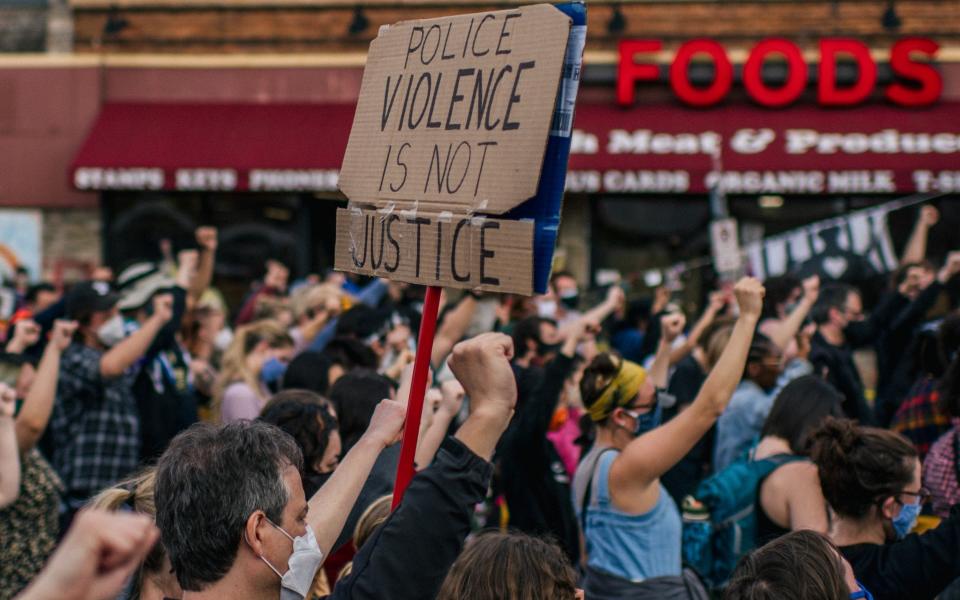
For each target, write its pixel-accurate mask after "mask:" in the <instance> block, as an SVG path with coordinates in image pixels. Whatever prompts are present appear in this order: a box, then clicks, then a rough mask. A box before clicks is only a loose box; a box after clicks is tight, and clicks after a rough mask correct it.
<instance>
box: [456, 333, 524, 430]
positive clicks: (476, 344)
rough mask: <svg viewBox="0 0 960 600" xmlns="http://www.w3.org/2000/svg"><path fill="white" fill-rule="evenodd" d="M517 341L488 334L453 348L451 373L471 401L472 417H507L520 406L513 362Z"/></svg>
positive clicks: (496, 334)
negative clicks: (514, 344) (477, 414)
mask: <svg viewBox="0 0 960 600" xmlns="http://www.w3.org/2000/svg"><path fill="white" fill-rule="evenodd" d="M512 358H513V340H511V339H510V337H509V336H506V335H503V334H502V333H485V334H483V335H478V336H477V337H475V338H472V339H469V340H466V341H464V342H460V343H459V344H457V345H456V346H454V347H453V354H452V355H451V356H450V363H449V364H450V370H451V371H453V374H454V375H455V376H456V378H457V380H458V381H459V382H460V383H461V384H462V385H463V389H464V391H465V392H466V394H467V396H468V397H469V398H470V414H471V415H472V414H475V413H489V414H490V415H492V416H504V415H508V414H510V413H511V412H512V411H513V408H514V407H515V406H516V404H517V383H516V380H515V379H514V377H513V369H512V368H511V367H510V360H511V359H512Z"/></svg>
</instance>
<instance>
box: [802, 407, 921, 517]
mask: <svg viewBox="0 0 960 600" xmlns="http://www.w3.org/2000/svg"><path fill="white" fill-rule="evenodd" d="M811 439H812V440H813V448H812V450H811V452H810V457H811V458H812V459H813V462H814V463H816V465H817V471H818V472H819V474H820V487H822V488H823V496H824V498H826V499H827V502H829V503H830V506H831V507H832V508H833V510H835V511H836V512H837V513H838V514H840V515H842V516H845V517H852V518H854V519H859V518H863V517H865V516H867V514H868V513H869V511H870V508H871V507H872V506H875V505H876V504H877V503H878V502H882V501H883V500H884V499H885V498H888V497H890V496H894V495H896V494H898V493H899V492H901V491H903V488H904V487H905V486H907V485H909V484H910V482H911V481H913V470H914V461H916V460H917V458H918V454H917V450H916V448H914V446H913V444H911V443H910V441H909V440H907V438H905V437H903V436H902V435H900V434H899V433H895V432H893V431H888V430H886V429H878V428H876V427H861V426H859V425H857V423H856V422H855V421H851V420H849V419H835V418H833V417H827V419H826V420H825V421H824V423H823V425H821V426H820V428H819V429H817V430H816V431H815V432H814V433H813V435H812V436H811Z"/></svg>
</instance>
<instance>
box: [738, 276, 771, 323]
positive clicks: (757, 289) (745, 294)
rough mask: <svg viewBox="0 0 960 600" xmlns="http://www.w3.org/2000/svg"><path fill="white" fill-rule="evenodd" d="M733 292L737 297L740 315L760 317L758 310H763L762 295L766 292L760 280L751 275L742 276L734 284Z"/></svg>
mask: <svg viewBox="0 0 960 600" xmlns="http://www.w3.org/2000/svg"><path fill="white" fill-rule="evenodd" d="M733 294H734V295H735V296H736V297H737V305H738V306H739V307H740V315H741V316H751V317H755V318H759V317H760V312H761V311H762V310H763V296H764V294H766V290H765V289H764V287H763V284H762V283H760V281H758V280H757V279H754V278H753V277H744V278H743V279H741V280H740V281H738V282H737V285H736V286H734V288H733Z"/></svg>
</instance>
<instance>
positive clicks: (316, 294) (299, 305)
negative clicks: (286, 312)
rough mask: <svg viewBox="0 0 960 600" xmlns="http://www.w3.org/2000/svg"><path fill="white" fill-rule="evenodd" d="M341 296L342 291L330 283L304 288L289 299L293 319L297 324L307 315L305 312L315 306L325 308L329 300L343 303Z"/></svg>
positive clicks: (342, 294)
mask: <svg viewBox="0 0 960 600" xmlns="http://www.w3.org/2000/svg"><path fill="white" fill-rule="evenodd" d="M343 296H344V292H343V290H342V289H341V288H340V287H338V286H337V285H334V284H332V283H318V284H317V285H308V286H304V287H302V288H300V289H299V290H297V291H296V292H294V294H293V296H291V298H290V305H291V306H292V307H293V318H294V319H295V320H296V321H298V322H299V321H300V319H302V318H304V317H305V316H306V315H307V311H309V310H310V309H312V308H314V307H317V306H326V305H327V304H328V303H329V302H330V300H333V301H335V302H336V303H337V304H340V303H341V302H342V301H343Z"/></svg>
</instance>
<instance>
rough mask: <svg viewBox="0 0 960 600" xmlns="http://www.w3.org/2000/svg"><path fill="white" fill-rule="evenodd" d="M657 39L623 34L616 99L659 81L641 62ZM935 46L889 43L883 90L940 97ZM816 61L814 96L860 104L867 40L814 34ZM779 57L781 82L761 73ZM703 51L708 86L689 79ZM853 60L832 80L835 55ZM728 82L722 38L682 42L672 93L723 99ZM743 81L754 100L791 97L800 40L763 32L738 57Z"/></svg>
mask: <svg viewBox="0 0 960 600" xmlns="http://www.w3.org/2000/svg"><path fill="white" fill-rule="evenodd" d="M662 47H663V44H662V43H661V42H660V40H623V41H621V42H620V59H619V63H618V66H617V101H618V102H619V103H620V104H621V105H624V106H630V105H632V104H633V101H634V92H635V88H636V83H637V82H639V81H657V80H658V79H660V69H659V67H658V65H656V64H654V63H652V62H643V60H644V55H649V54H650V53H651V52H657V51H659V50H661V49H662ZM938 49H939V46H938V45H937V43H936V42H934V41H933V40H930V39H926V38H904V39H901V40H899V41H897V42H896V43H894V45H893V47H892V48H891V49H890V69H891V71H892V72H893V75H894V77H895V78H896V81H894V82H893V83H891V84H890V85H888V86H887V87H886V89H885V90H884V95H885V96H886V98H887V99H888V100H889V101H890V102H893V103H894V104H898V105H900V106H927V105H930V104H933V103H934V102H936V101H937V100H938V99H939V98H940V93H941V92H942V91H943V80H942V78H941V77H940V73H939V72H938V71H937V70H936V69H935V68H934V67H933V65H931V64H930V63H929V61H930V60H932V59H933V58H935V57H936V54H937V50H938ZM819 54H820V63H819V66H818V68H817V75H818V76H817V102H818V103H820V104H821V105H823V106H853V105H856V104H860V103H861V102H863V101H864V100H866V99H867V97H869V96H870V94H871V93H872V92H873V91H874V88H875V87H876V85H877V63H876V62H874V59H873V57H872V56H870V48H868V47H867V45H866V44H864V43H863V42H861V41H859V40H854V39H848V38H825V39H822V40H820V52H819ZM777 56H779V57H781V58H782V59H783V60H785V62H786V65H787V77H786V82H785V83H783V84H782V85H779V86H773V85H770V84H769V83H767V82H764V81H763V78H762V77H761V71H762V68H763V65H764V63H765V62H766V61H767V60H768V59H770V58H772V57H777ZM700 57H704V58H707V59H708V60H709V61H710V62H712V63H713V67H714V78H713V81H712V82H711V83H710V84H709V85H707V86H706V87H700V86H695V85H694V84H693V83H691V82H690V78H689V74H688V67H689V66H690V63H691V62H692V61H693V60H694V59H695V58H700ZM840 59H848V60H853V61H854V62H855V63H856V65H857V73H858V75H857V79H856V81H855V82H854V83H853V85H846V86H840V85H838V83H837V77H836V71H837V62H838V60H840ZM732 86H733V64H732V63H731V62H730V58H729V57H728V56H727V53H726V51H725V50H724V48H723V46H721V45H720V44H719V43H717V42H715V41H713V40H710V39H695V40H690V41H688V42H686V43H684V44H683V45H681V46H680V47H679V48H678V49H677V52H676V54H675V55H674V57H673V61H672V63H671V64H670V87H671V88H673V92H674V94H676V95H677V97H678V98H679V99H680V100H681V101H682V102H684V103H685V104H688V105H690V106H700V107H704V106H713V105H715V104H718V103H719V102H721V101H722V100H723V99H724V98H725V97H726V96H727V94H728V93H729V92H730V88H731V87H732ZM743 86H744V87H745V88H746V91H747V94H749V96H750V97H751V98H752V99H753V100H754V101H756V102H757V103H758V104H761V105H763V106H769V107H780V106H786V105H788V104H790V103H792V102H794V101H795V100H796V99H797V98H798V97H799V96H800V94H801V93H803V90H804V89H805V88H806V87H807V64H806V62H805V61H804V58H803V53H802V52H801V51H800V48H799V47H798V46H797V45H796V44H794V43H793V42H790V41H788V40H785V39H781V38H769V39H765V40H762V41H761V42H759V43H758V44H757V45H756V46H754V47H753V49H752V50H751V51H750V54H749V56H748V57H747V61H746V62H745V63H744V65H743Z"/></svg>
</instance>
